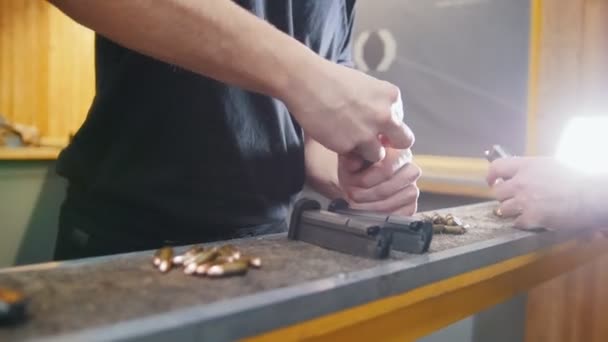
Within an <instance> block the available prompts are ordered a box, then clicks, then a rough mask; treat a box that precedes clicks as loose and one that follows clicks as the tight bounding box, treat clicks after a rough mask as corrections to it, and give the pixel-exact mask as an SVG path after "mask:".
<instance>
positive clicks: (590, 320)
mask: <svg viewBox="0 0 608 342" xmlns="http://www.w3.org/2000/svg"><path fill="white" fill-rule="evenodd" d="M607 266H608V257H603V258H602V259H600V260H598V261H596V262H594V263H591V264H588V265H586V266H583V267H580V268H579V269H577V270H575V271H574V272H571V273H569V274H566V275H563V276H561V277H559V278H556V279H554V280H552V281H549V282H547V283H545V284H543V285H541V286H538V287H537V288H535V289H534V290H533V291H531V292H530V293H529V296H528V308H527V312H528V313H527V317H528V319H527V328H526V341H528V342H579V341H585V342H604V341H608V324H606V322H605V317H606V316H605V312H606V310H607V309H608V291H607V288H606V285H607V284H608V268H607Z"/></svg>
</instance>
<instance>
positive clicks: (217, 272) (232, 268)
mask: <svg viewBox="0 0 608 342" xmlns="http://www.w3.org/2000/svg"><path fill="white" fill-rule="evenodd" d="M248 266H249V265H248V263H247V262H246V261H244V260H237V261H234V262H230V263H226V264H220V265H213V266H211V267H210V268H209V269H208V270H207V275H208V276H210V277H221V276H229V275H243V274H245V273H247V270H248V269H249V267H248Z"/></svg>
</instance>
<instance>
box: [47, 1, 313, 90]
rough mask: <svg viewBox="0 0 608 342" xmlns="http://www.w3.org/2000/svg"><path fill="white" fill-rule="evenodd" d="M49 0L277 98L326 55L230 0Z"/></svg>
mask: <svg viewBox="0 0 608 342" xmlns="http://www.w3.org/2000/svg"><path fill="white" fill-rule="evenodd" d="M49 1H50V2H51V3H53V4H55V6H57V7H58V8H59V9H60V10H62V11H63V12H64V13H66V14H67V15H68V16H70V17H72V18H73V19H74V20H76V21H77V22H79V23H80V24H82V25H84V26H86V27H89V28H91V29H92V30H94V31H96V32H98V33H100V34H102V35H103V36H105V37H107V38H109V39H111V40H113V41H115V42H117V43H119V44H121V45H123V46H125V47H128V48H130V49H132V50H135V51H138V52H140V53H142V54H145V55H149V56H151V57H154V58H156V59H159V60H162V61H164V62H167V63H171V64H175V65H178V66H180V67H183V68H185V69H188V70H190V71H193V72H196V73H199V74H202V75H205V76H208V77H211V78H214V79H217V80H219V81H222V82H225V83H230V84H234V85H237V86H240V87H243V88H245V89H248V90H251V91H255V92H260V93H264V94H267V95H270V96H274V97H277V98H281V97H282V96H283V95H284V94H283V92H284V91H285V89H289V88H290V85H291V84H292V83H293V82H296V81H297V80H296V78H298V77H300V76H299V75H303V74H305V73H306V70H307V68H311V67H312V66H313V65H316V64H319V63H322V62H323V60H322V59H321V58H320V57H318V56H317V55H315V54H314V53H313V52H312V51H311V50H309V49H308V48H307V47H305V46H304V45H302V44H300V43H299V42H298V41H297V40H295V39H293V38H291V37H289V36H288V35H286V34H284V33H282V32H281V31H279V30H277V29H276V28H274V27H273V26H272V25H270V24H268V23H266V22H265V21H263V20H261V19H259V18H257V17H255V16H254V15H252V14H251V13H249V12H247V11H246V10H245V9H243V8H241V7H239V6H238V5H237V4H235V3H234V2H233V1H230V0H204V1H200V0H163V1H149V0H129V1H116V0H88V1H82V0H49ZM299 69H301V72H298V70H299Z"/></svg>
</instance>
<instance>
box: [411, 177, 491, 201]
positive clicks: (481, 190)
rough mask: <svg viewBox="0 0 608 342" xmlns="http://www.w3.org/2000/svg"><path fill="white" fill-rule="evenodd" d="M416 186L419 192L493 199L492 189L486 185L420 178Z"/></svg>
mask: <svg viewBox="0 0 608 342" xmlns="http://www.w3.org/2000/svg"><path fill="white" fill-rule="evenodd" d="M418 188H419V189H420V191H421V192H425V193H432V194H441V195H453V196H465V197H478V198H485V199H494V196H493V193H492V190H491V189H489V188H487V187H477V186H468V185H458V184H452V183H449V182H436V181H427V180H424V179H421V180H420V181H418Z"/></svg>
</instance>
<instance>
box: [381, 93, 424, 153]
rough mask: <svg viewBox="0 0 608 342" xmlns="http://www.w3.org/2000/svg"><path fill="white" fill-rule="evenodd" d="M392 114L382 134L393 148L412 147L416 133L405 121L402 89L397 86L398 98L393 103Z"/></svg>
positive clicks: (382, 128) (382, 129)
mask: <svg viewBox="0 0 608 342" xmlns="http://www.w3.org/2000/svg"><path fill="white" fill-rule="evenodd" d="M390 110H391V116H390V120H388V121H387V122H386V123H385V124H384V125H383V126H382V127H380V132H379V133H380V134H381V135H382V136H383V137H384V139H386V140H388V143H389V144H390V146H391V147H393V148H398V149H406V148H410V147H412V145H413V144H414V141H415V139H416V138H415V137H414V133H413V132H412V130H411V129H410V128H409V127H408V126H407V125H406V124H405V123H404V122H403V118H404V114H403V101H402V99H401V91H400V90H399V89H398V88H397V98H396V99H395V101H394V102H393V104H392V105H391V108H390Z"/></svg>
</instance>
